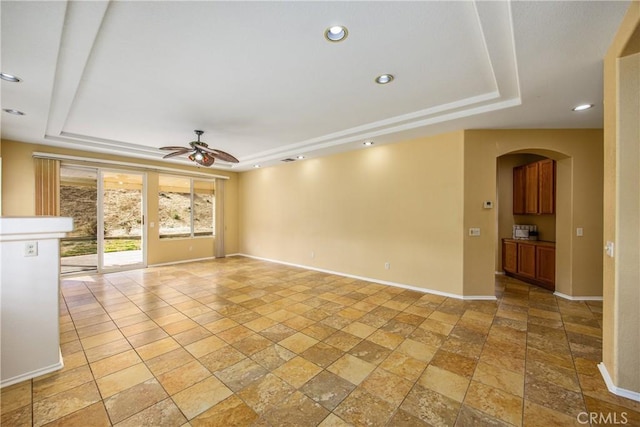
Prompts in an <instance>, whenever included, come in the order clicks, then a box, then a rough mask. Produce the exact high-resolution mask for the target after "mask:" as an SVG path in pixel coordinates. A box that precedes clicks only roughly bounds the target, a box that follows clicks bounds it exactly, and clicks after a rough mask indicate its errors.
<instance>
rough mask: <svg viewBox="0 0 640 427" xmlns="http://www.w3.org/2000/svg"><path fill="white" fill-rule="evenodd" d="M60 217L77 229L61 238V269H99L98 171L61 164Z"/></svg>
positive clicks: (69, 270) (73, 270) (62, 270)
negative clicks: (65, 218) (68, 218)
mask: <svg viewBox="0 0 640 427" xmlns="http://www.w3.org/2000/svg"><path fill="white" fill-rule="evenodd" d="M60 216H66V217H71V218H73V231H72V232H71V233H67V236H66V237H65V238H63V239H61V241H60V266H61V272H62V273H63V274H66V273H80V272H83V271H97V270H98V170H97V169H95V168H80V167H70V166H62V167H60Z"/></svg>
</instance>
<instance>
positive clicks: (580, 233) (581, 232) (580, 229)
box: [576, 227, 584, 237]
mask: <svg viewBox="0 0 640 427" xmlns="http://www.w3.org/2000/svg"><path fill="white" fill-rule="evenodd" d="M576 236H578V237H582V236H584V230H583V229H582V227H578V228H576Z"/></svg>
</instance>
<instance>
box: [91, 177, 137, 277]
mask: <svg viewBox="0 0 640 427" xmlns="http://www.w3.org/2000/svg"><path fill="white" fill-rule="evenodd" d="M100 179H101V181H100V184H101V192H100V194H101V196H102V197H101V200H100V202H101V203H100V209H99V212H98V234H99V236H100V237H101V238H100V239H98V252H99V253H100V255H101V256H100V260H99V261H100V263H99V265H98V268H99V270H100V271H105V270H114V269H124V268H133V267H140V266H143V265H144V250H143V247H144V241H143V230H144V203H143V202H144V199H143V198H144V191H143V190H144V175H143V174H142V173H134V172H118V171H105V170H101V171H100Z"/></svg>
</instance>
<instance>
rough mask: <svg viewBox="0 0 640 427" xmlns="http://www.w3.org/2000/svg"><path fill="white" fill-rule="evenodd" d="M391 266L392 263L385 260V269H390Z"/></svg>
mask: <svg viewBox="0 0 640 427" xmlns="http://www.w3.org/2000/svg"><path fill="white" fill-rule="evenodd" d="M390 268H391V264H390V263H388V262H385V263H384V269H385V270H389V269H390Z"/></svg>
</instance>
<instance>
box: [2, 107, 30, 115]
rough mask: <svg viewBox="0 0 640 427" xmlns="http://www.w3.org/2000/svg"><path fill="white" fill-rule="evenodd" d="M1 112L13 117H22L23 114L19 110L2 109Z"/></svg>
mask: <svg viewBox="0 0 640 427" xmlns="http://www.w3.org/2000/svg"><path fill="white" fill-rule="evenodd" d="M2 111H4V112H5V113H9V114H13V115H14V116H24V115H25V114H24V113H23V112H22V111H20V110H15V109H13V108H3V109H2Z"/></svg>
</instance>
